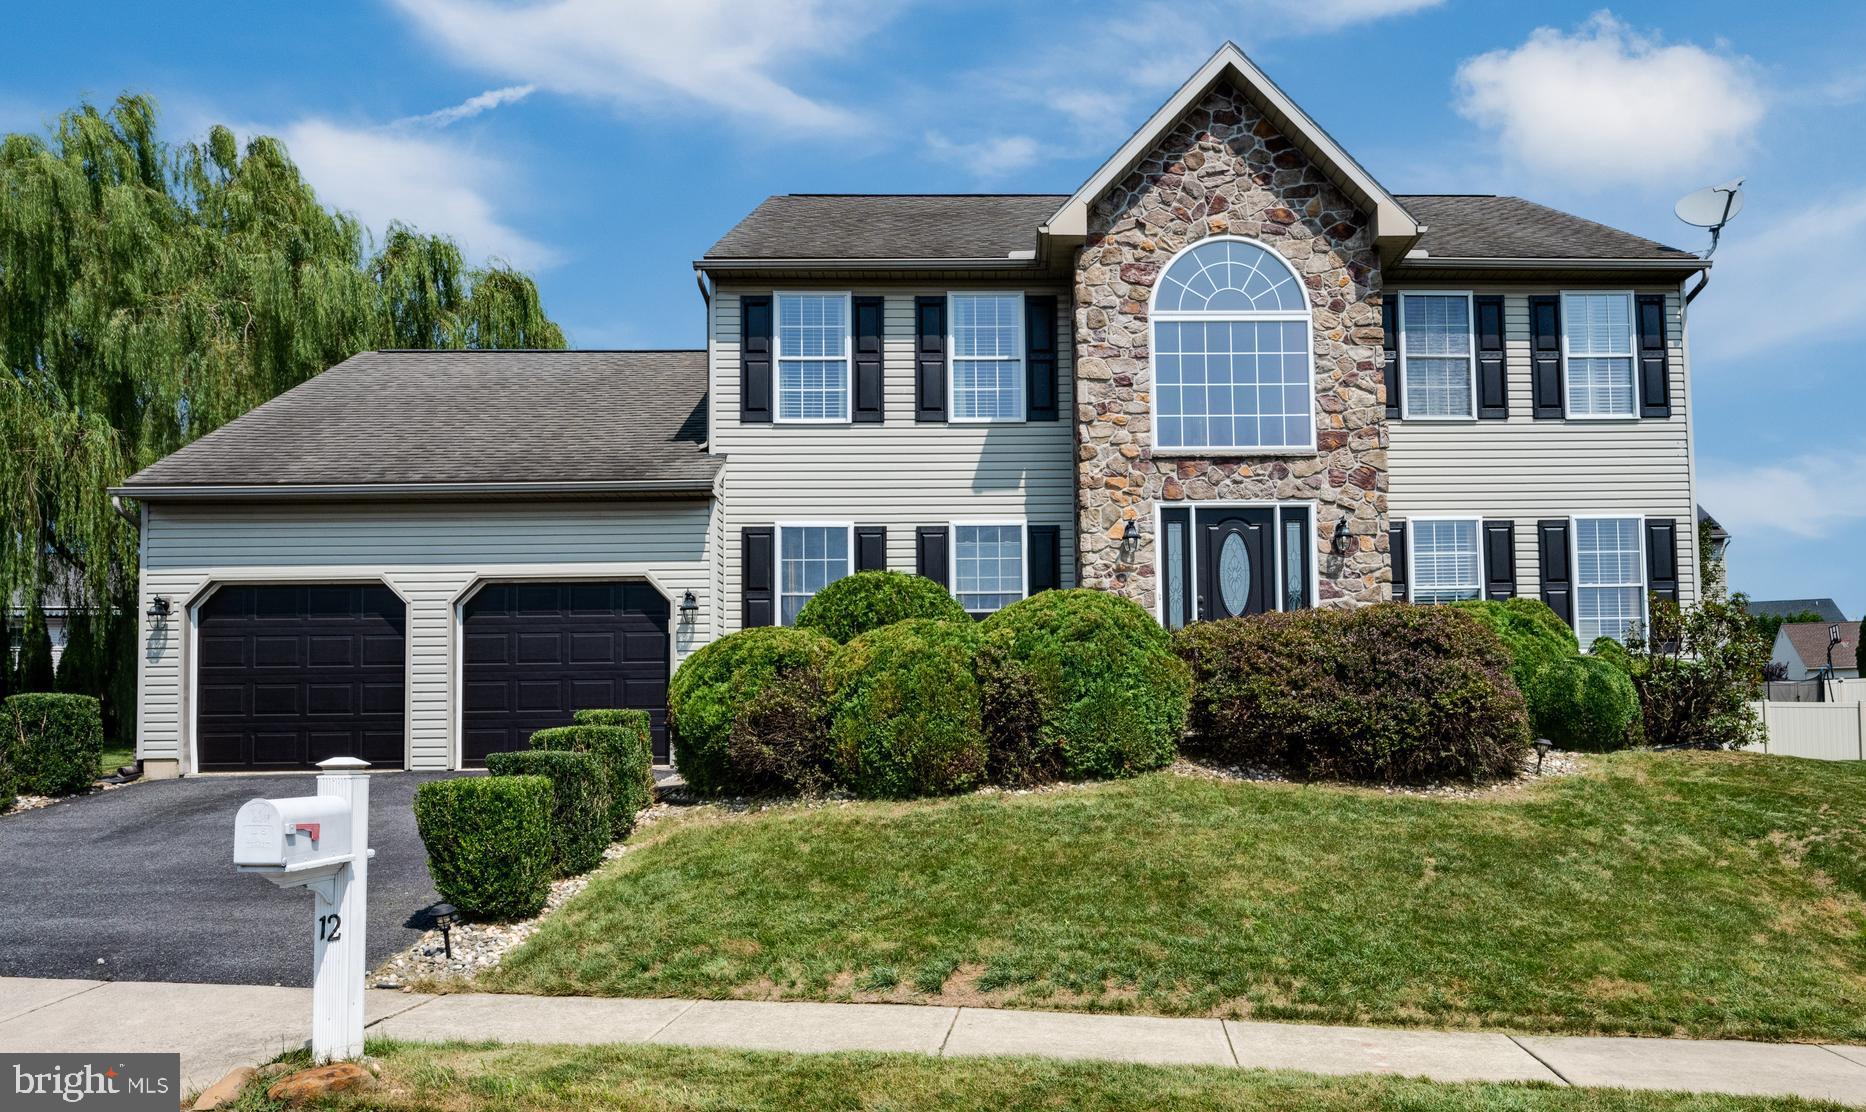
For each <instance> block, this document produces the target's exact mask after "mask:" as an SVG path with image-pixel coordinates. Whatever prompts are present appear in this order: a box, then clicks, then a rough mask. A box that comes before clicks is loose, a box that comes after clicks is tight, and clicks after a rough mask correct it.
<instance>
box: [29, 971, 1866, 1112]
mask: <svg viewBox="0 0 1866 1112" xmlns="http://www.w3.org/2000/svg"><path fill="white" fill-rule="evenodd" d="M367 1008H368V1016H369V1024H370V1028H369V1033H370V1035H371V1037H383V1038H395V1039H404V1040H409V1041H416V1042H439V1041H443V1040H448V1039H466V1040H494V1041H498V1042H512V1043H524V1042H532V1043H657V1044H672V1045H681V1046H716V1047H735V1048H740V1049H749V1050H788V1051H801V1052H806V1053H808V1052H820V1051H834V1050H879V1051H901V1052H907V1053H916V1054H932V1055H939V1056H942V1057H959V1056H963V1055H980V1054H1018V1055H1035V1056H1040V1057H1047V1058H1093V1059H1103V1060H1109V1061H1120V1062H1146V1063H1152V1064H1157V1065H1204V1066H1241V1067H1244V1068H1249V1069H1291V1070H1306V1071H1308V1072H1311V1073H1336V1074H1348V1073H1389V1074H1403V1075H1410V1076H1418V1077H1427V1078H1431V1079H1433V1080H1436V1081H1543V1082H1547V1083H1549V1084H1552V1085H1589V1086H1610V1087H1617V1088H1628V1089H1680V1090H1687V1091H1697V1092H1717V1093H1739V1094H1746V1095H1757V1096H1802V1097H1810V1098H1815V1099H1826V1100H1833V1101H1840V1102H1843V1103H1847V1104H1856V1105H1862V1106H1866V1047H1849V1046H1833V1047H1826V1046H1816V1045H1812V1044H1800V1043H1748V1042H1714V1041H1701V1040H1689V1039H1627V1038H1570V1037H1556V1036H1539V1035H1537V1036H1531V1035H1504V1034H1494V1033H1487V1032H1477V1031H1422V1030H1405V1029H1394V1028H1369V1027H1316V1026H1308V1025H1303V1024H1291V1023H1241V1022H1237V1021H1235V1020H1217V1019H1163V1018H1159V1017H1156V1016H1117V1015H1078V1014H1072V1013H1066V1012H1019V1011H1002V1010H997V1009H990V1008H941V1007H920V1006H913V1005H896V1004H813V1003H802V1002H796V1003H793V1002H781V1003H775V1002H764V1001H750V1000H697V1001H696V1000H614V999H602V998H594V997H540V996H497V995H486V994H463V995H458V996H416V995H412V994H407V993H401V992H380V991H372V992H371V993H370V994H369V1002H368V1005H367ZM310 1010H311V1001H310V993H309V991H308V990H305V989H293V988H268V987H260V986H245V985H190V984H151V983H135V982H100V981H48V980H33V979H0V1051H29V1050H115V1051H140V1050H169V1051H180V1052H181V1054H182V1073H183V1082H182V1084H183V1088H184V1089H190V1090H192V1089H198V1088H202V1087H204V1086H206V1085H208V1084H211V1083H212V1082H213V1081H215V1080H216V1079H217V1078H219V1076H220V1075H221V1074H222V1073H224V1072H225V1071H226V1070H228V1069H230V1068H232V1067H233V1066H236V1065H241V1064H250V1063H256V1062H260V1061H263V1060H265V1059H267V1058H270V1057H271V1056H273V1055H275V1054H277V1053H279V1052H280V1051H282V1050H285V1049H287V1048H290V1047H294V1046H299V1045H302V1044H303V1041H304V1039H305V1037H306V1034H307V1032H308V1030H309V1027H310V1022H311V1019H310Z"/></svg>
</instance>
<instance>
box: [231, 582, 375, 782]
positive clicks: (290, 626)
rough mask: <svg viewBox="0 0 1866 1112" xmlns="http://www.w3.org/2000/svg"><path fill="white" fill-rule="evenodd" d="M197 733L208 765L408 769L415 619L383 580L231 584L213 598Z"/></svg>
mask: <svg viewBox="0 0 1866 1112" xmlns="http://www.w3.org/2000/svg"><path fill="white" fill-rule="evenodd" d="M198 621H199V628H198V642H199V645H200V654H199V655H200V664H199V666H198V668H197V671H196V675H195V685H196V688H195V690H196V704H197V707H198V709H197V711H196V715H195V726H196V730H195V734H196V738H197V740H198V754H197V755H198V757H199V764H200V768H201V770H202V771H203V772H227V771H234V770H241V769H247V770H279V769H302V768H310V767H312V766H313V765H315V764H317V762H319V761H322V760H325V759H327V758H330V757H361V758H362V759H363V760H366V761H368V762H369V763H370V764H372V765H375V766H376V767H378V768H400V767H402V760H403V754H404V753H405V751H406V745H405V743H404V740H403V739H404V734H405V721H406V701H407V700H406V698H405V690H406V689H405V686H404V684H405V681H404V678H403V671H402V662H403V660H404V659H405V655H406V652H407V616H406V614H405V612H404V608H403V605H402V600H401V599H400V598H399V597H397V596H396V594H395V592H394V591H391V590H389V589H388V588H387V587H384V586H382V585H381V584H379V583H377V584H361V583H356V584H347V583H332V584H317V585H295V586H289V587H287V586H264V587H259V586H255V587H222V588H220V589H219V590H217V591H215V592H214V593H213V595H211V596H210V597H209V598H208V600H207V601H206V602H205V603H203V604H202V606H201V608H200V613H199V618H198Z"/></svg>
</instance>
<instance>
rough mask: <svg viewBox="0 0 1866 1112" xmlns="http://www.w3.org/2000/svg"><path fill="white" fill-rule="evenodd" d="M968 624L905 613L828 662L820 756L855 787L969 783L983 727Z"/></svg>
mask: <svg viewBox="0 0 1866 1112" xmlns="http://www.w3.org/2000/svg"><path fill="white" fill-rule="evenodd" d="M978 642H979V631H978V627H977V625H976V624H975V623H973V622H971V621H970V620H967V621H965V622H937V621H930V620H928V619H925V618H912V619H909V620H907V621H904V622H896V623H894V624H893V625H887V626H883V627H881V628H880V629H876V630H870V631H869V632H867V633H864V634H862V635H861V636H860V637H857V638H856V639H855V640H853V641H850V642H849V643H848V644H846V645H844V646H843V647H842V648H841V649H839V650H837V652H836V655H835V656H834V657H833V658H831V660H830V662H829V669H828V671H827V673H826V675H825V681H824V690H825V692H826V693H827V695H828V710H829V754H830V762H831V764H832V766H833V767H834V768H835V770H836V773H837V775H838V777H839V778H840V780H841V781H842V783H843V784H844V786H846V787H848V788H849V790H851V791H853V792H854V793H855V794H857V795H861V796H871V797H880V798H889V799H904V798H910V797H912V796H919V795H946V794H950V793H952V792H959V791H964V790H966V789H967V788H971V787H973V786H975V785H976V784H978V783H979V781H980V780H981V779H982V778H983V776H984V772H985V733H984V727H983V724H982V722H981V712H980V706H979V686H978V679H977V677H976V676H975V675H974V673H973V664H972V661H973V656H974V654H975V653H976V652H977V650H978Z"/></svg>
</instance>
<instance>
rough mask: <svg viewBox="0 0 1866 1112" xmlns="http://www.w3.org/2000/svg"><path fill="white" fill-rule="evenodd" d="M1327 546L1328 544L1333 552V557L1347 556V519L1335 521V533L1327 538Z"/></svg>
mask: <svg viewBox="0 0 1866 1112" xmlns="http://www.w3.org/2000/svg"><path fill="white" fill-rule="evenodd" d="M1328 544H1329V547H1330V548H1331V549H1333V550H1334V553H1335V555H1337V556H1346V555H1347V554H1348V519H1347V518H1345V517H1342V518H1336V519H1335V533H1334V536H1332V537H1330V538H1329V542H1328Z"/></svg>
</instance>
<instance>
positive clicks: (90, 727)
mask: <svg viewBox="0 0 1866 1112" xmlns="http://www.w3.org/2000/svg"><path fill="white" fill-rule="evenodd" d="M5 729H6V732H7V748H8V750H9V753H8V757H9V759H10V760H11V762H12V764H13V770H14V775H16V776H17V777H18V778H19V787H20V790H22V791H26V792H29V793H31V794H33V795H53V796H57V795H74V794H76V793H78V792H81V791H84V790H85V789H86V788H89V787H90V786H91V784H92V783H93V782H94V781H95V780H96V779H97V773H98V765H100V764H101V763H102V762H103V759H104V720H103V714H102V712H101V710H100V708H99V706H98V702H97V700H96V699H93V698H92V697H91V696H89V695H54V694H49V693H42V692H35V693H32V694H29V695H14V696H12V697H11V698H9V699H7V701H6V713H5Z"/></svg>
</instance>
